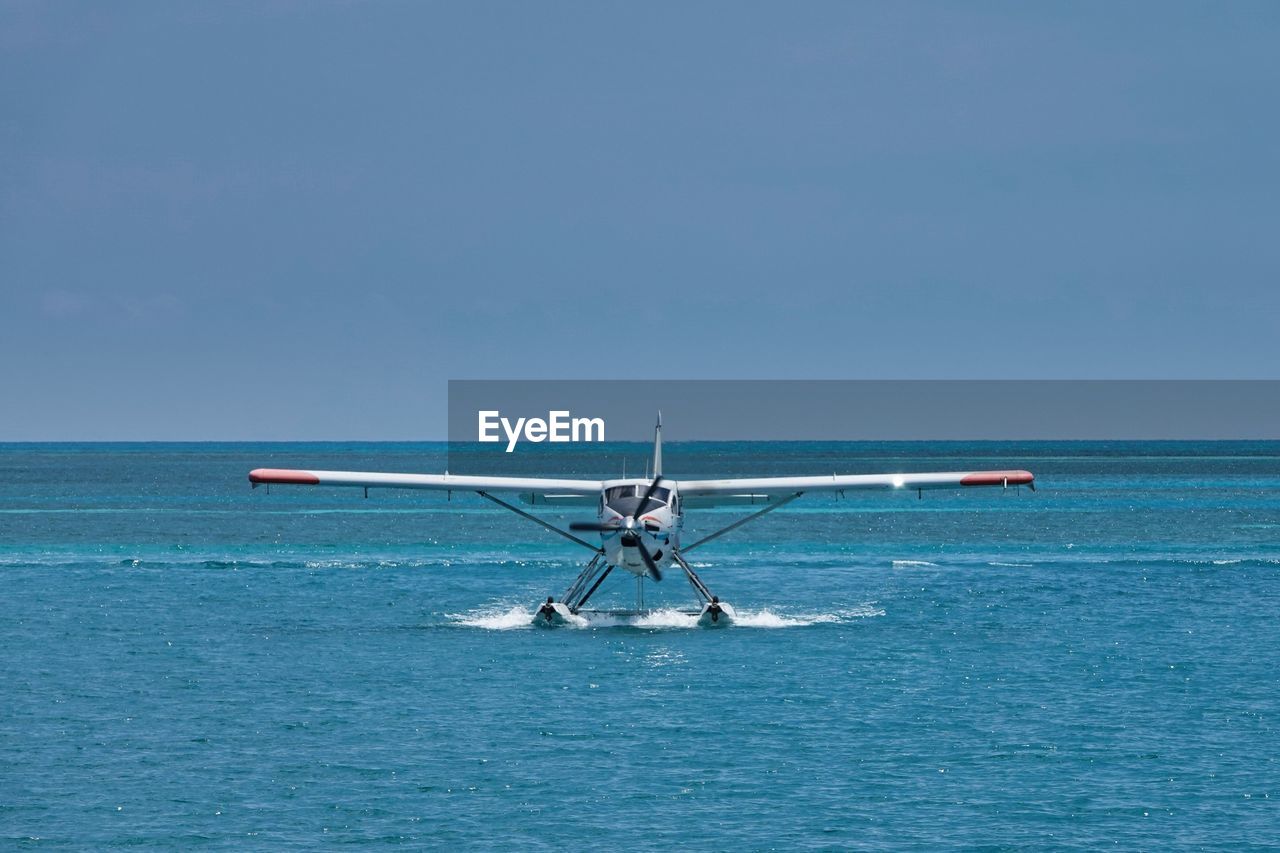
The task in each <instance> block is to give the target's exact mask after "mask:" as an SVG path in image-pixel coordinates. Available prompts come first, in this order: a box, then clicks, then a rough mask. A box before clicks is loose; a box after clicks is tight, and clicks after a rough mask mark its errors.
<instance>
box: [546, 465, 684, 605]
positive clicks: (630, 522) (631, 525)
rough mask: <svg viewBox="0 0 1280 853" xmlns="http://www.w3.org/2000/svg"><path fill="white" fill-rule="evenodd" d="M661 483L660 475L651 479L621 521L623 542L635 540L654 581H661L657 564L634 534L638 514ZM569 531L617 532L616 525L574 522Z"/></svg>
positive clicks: (637, 522)
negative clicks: (641, 495) (640, 496)
mask: <svg viewBox="0 0 1280 853" xmlns="http://www.w3.org/2000/svg"><path fill="white" fill-rule="evenodd" d="M660 482H662V475H661V474H659V475H658V476H656V477H654V478H653V482H652V483H650V484H649V488H648V489H647V490H646V491H645V493H644V497H643V498H641V499H640V503H638V504H636V510H635V512H633V513H631V517H630V518H626V519H623V523H622V527H621V530H622V535H623V542H624V543H625V544H627V545H631V544H632V543H631V542H628V541H626V537H627V536H630V537H631V538H633V539H634V540H635V543H634V544H635V546H636V548H638V549H639V551H640V559H642V560H644V564H645V566H646V567H648V569H649V574H651V575H653V579H654V580H655V581H660V580H662V570H661V569H659V568H658V564H657V562H656V561H655V560H654V559H653V555H652V554H650V553H649V549H648V548H646V547H645V545H644V539H643V538H642V537H641V536H640V534H639V533H637V532H636V526H637V525H639V524H640V514H641V513H642V512H643V511H644V508H645V506H646V505H648V503H649V499H650V498H652V497H653V493H654V492H656V491H657V490H658V484H659V483H660ZM569 529H570V530H577V531H586V532H591V533H603V532H606V531H611V530H618V529H619V527H618V525H616V524H602V523H601V522H599V521H575V522H573V523H572V524H570V525H569Z"/></svg>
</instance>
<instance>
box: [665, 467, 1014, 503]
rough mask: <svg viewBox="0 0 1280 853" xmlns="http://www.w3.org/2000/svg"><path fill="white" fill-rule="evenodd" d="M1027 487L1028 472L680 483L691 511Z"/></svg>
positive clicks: (833, 476)
mask: <svg viewBox="0 0 1280 853" xmlns="http://www.w3.org/2000/svg"><path fill="white" fill-rule="evenodd" d="M1024 485H1025V486H1030V487H1031V488H1032V489H1034V488H1035V476H1034V475H1033V474H1032V473H1031V472H1030V471H944V472H936V473H926V474H833V475H831V476H820V477H755V478H744V479H732V480H680V481H679V488H680V496H681V499H682V500H684V501H685V502H686V504H687V505H688V506H690V507H695V506H720V505H726V504H754V503H769V502H770V501H771V500H776V499H778V498H781V497H785V496H788V495H794V494H795V493H796V492H843V491H853V490H855V489H883V490H885V491H893V490H898V489H901V490H903V491H915V490H916V489H958V488H967V487H969V486H1002V487H1008V486H1024Z"/></svg>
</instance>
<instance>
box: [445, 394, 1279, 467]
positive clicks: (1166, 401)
mask: <svg viewBox="0 0 1280 853" xmlns="http://www.w3.org/2000/svg"><path fill="white" fill-rule="evenodd" d="M659 410H661V411H662V415H663V422H664V426H665V436H666V439H667V440H668V441H859V440H876V441H887V440H902V441H914V440H1052V439H1057V440H1106V439H1165V440H1179V439H1185V440H1195V439H1253V440H1258V439H1278V438H1280V381H1273V380H1266V381H1262V380H1241V381H1228V380H1187V381H1182V380H1175V381H1155V380H1152V381H1147V380H1132V381H1130V380H1124V381H1114V380H1098V381H1088V380H1054V381H1028V380H1007V381H1006V380H973V381H952V380H938V381H933V380H927V381H919V380H774V379H769V380H698V379H688V380H469V379H468V380H452V381H450V382H449V441H450V442H451V443H472V442H477V439H478V413H479V412H482V411H491V412H500V413H501V415H502V416H503V417H506V418H508V419H509V421H510V422H511V423H515V422H516V421H517V419H518V418H521V417H523V418H526V419H530V418H540V419H543V420H547V419H548V413H550V412H568V413H570V414H571V417H573V418H580V419H587V418H590V419H595V418H599V419H602V420H603V421H604V424H605V429H604V432H605V439H606V440H607V441H646V440H650V439H651V438H652V435H653V424H654V420H655V418H656V415H657V412H658V411H659ZM580 432H581V431H580ZM501 444H502V447H501V448H500V449H503V450H505V446H506V442H505V441H504V442H502V443H501ZM484 446H497V445H496V444H495V445H484ZM526 446H527V444H525V443H524V442H523V441H522V442H521V443H520V444H519V445H518V447H517V450H516V452H519V450H520V449H522V448H524V447H526Z"/></svg>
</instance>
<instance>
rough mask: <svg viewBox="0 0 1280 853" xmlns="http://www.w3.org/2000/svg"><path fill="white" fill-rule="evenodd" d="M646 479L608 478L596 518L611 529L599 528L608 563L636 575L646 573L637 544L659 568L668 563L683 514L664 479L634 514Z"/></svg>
mask: <svg viewBox="0 0 1280 853" xmlns="http://www.w3.org/2000/svg"><path fill="white" fill-rule="evenodd" d="M650 482H651V481H649V480H640V479H636V480H610V481H608V482H606V483H605V484H604V490H603V491H602V492H601V493H600V505H599V520H600V523H601V524H603V525H607V526H608V527H609V528H610V529H608V530H604V531H601V533H600V547H602V548H603V549H604V556H605V559H606V560H608V561H609V563H610V564H612V565H614V566H617V567H618V568H621V569H626V570H627V571H629V572H631V573H632V574H635V575H640V576H644V575H646V574H648V573H649V569H648V567H647V566H646V565H645V562H644V558H643V557H642V556H641V555H640V548H639V547H638V543H643V544H644V547H645V548H646V549H648V551H649V556H651V557H652V558H653V561H654V562H655V563H657V565H658V566H659V567H660V568H661V567H665V566H666V565H667V564H669V563H670V562H671V553H672V551H673V550H675V549H676V548H679V547H680V529H681V527H683V526H684V515H683V514H682V513H681V512H680V497H679V495H678V494H677V493H676V490H675V488H673V487H671V486H668V485H667V481H663V482H662V484H661V485H659V487H658V488H657V489H655V490H654V492H653V496H652V497H651V498H650V499H649V501H648V502H647V503H646V504H645V506H644V507H643V509H641V511H640V513H639V517H638V518H637V517H636V509H637V507H638V506H639V504H640V501H641V500H642V499H643V497H644V494H645V492H646V491H647V490H648V489H649V485H650Z"/></svg>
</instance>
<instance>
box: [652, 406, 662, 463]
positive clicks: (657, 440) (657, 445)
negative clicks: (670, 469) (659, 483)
mask: <svg viewBox="0 0 1280 853" xmlns="http://www.w3.org/2000/svg"><path fill="white" fill-rule="evenodd" d="M661 473H662V410H661V409H659V410H658V423H657V425H656V426H655V427H654V428H653V476H655V477H657V476H658V475H659V474H661Z"/></svg>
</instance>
